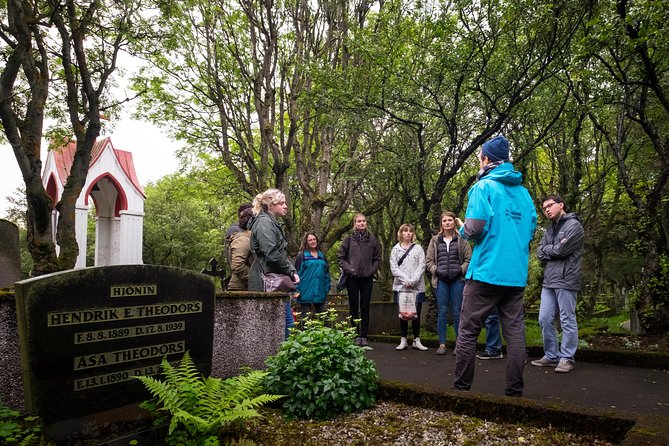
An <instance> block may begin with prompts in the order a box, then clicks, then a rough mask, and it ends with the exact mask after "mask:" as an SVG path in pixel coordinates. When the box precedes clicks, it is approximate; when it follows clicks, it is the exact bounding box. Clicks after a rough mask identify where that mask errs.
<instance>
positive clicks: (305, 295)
mask: <svg viewBox="0 0 669 446" xmlns="http://www.w3.org/2000/svg"><path fill="white" fill-rule="evenodd" d="M295 269H297V274H298V275H299V276H300V283H299V284H297V289H298V291H299V292H300V297H299V298H298V299H297V301H298V302H299V303H300V307H301V310H302V318H301V325H302V327H303V328H304V319H305V318H306V317H307V316H308V315H309V313H310V312H313V313H323V312H324V311H325V300H326V299H327V297H328V291H329V290H330V269H329V265H328V262H327V260H326V259H325V255H324V254H323V253H322V252H321V251H320V240H318V236H317V235H316V234H314V233H313V232H307V233H306V234H305V236H304V239H303V240H302V247H301V249H300V253H299V254H298V255H297V257H296V258H295Z"/></svg>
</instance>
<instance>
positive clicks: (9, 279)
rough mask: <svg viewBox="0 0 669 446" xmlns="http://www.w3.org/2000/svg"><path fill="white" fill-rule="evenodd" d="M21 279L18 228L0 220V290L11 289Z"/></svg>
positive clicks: (9, 222)
mask: <svg viewBox="0 0 669 446" xmlns="http://www.w3.org/2000/svg"><path fill="white" fill-rule="evenodd" d="M20 279H21V254H20V251H19V228H18V227H17V226H16V225H15V224H14V223H12V222H11V221H7V220H2V219H0V289H2V288H12V287H13V286H14V282H16V281H17V280H20Z"/></svg>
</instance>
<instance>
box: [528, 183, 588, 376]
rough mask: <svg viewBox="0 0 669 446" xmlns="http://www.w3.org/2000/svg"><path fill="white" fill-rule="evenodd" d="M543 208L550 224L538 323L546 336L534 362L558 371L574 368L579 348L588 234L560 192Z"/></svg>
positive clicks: (544, 241)
mask: <svg viewBox="0 0 669 446" xmlns="http://www.w3.org/2000/svg"><path fill="white" fill-rule="evenodd" d="M542 203H543V204H542V208H543V211H544V214H546V217H548V218H549V219H551V220H552V221H551V224H550V225H549V226H548V228H546V232H544V235H543V237H542V238H541V242H540V243H539V247H538V248H537V256H538V257H539V260H541V262H542V263H543V264H544V265H545V266H546V269H545V270H544V283H543V288H542V289H541V304H540V306H539V325H540V326H541V332H542V335H543V338H544V356H543V358H541V359H537V360H535V361H532V365H534V366H537V367H555V371H556V372H559V373H567V372H569V371H571V370H572V369H573V368H574V354H575V353H576V348H577V347H578V326H577V325H576V296H577V295H578V292H579V291H580V289H581V255H582V253H583V242H584V240H585V233H584V231H583V225H582V224H581V218H580V217H579V216H578V214H575V213H570V214H568V213H567V212H566V209H565V204H564V201H563V200H562V198H561V197H560V196H559V195H549V196H547V197H546V198H544V199H543V200H542ZM558 315H559V316H560V325H561V326H562V344H561V345H560V346H559V348H558V340H557V330H556V329H555V319H556V318H557V316H558Z"/></svg>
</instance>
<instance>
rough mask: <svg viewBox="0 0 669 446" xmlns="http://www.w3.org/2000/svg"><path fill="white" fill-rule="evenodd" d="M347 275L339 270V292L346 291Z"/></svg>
mask: <svg viewBox="0 0 669 446" xmlns="http://www.w3.org/2000/svg"><path fill="white" fill-rule="evenodd" d="M346 277H347V276H346V273H345V272H344V270H343V269H341V268H339V280H338V281H337V291H342V290H344V289H346Z"/></svg>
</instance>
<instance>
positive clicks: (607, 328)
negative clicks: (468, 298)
mask: <svg viewBox="0 0 669 446" xmlns="http://www.w3.org/2000/svg"><path fill="white" fill-rule="evenodd" d="M628 319H629V316H628V315H626V314H620V315H617V316H612V317H607V318H592V319H589V320H579V321H578V334H579V339H581V340H582V341H581V347H587V346H588V341H586V340H585V339H587V338H591V337H592V336H597V335H599V334H602V333H606V334H614V335H616V334H620V335H622V334H626V333H628V332H626V331H625V330H624V329H622V328H620V324H621V323H623V322H625V321H626V320H628ZM420 337H421V339H432V340H437V334H436V333H434V332H431V331H428V330H425V329H423V328H421V332H420ZM446 339H447V341H451V342H455V332H454V331H453V326H452V325H449V326H448V332H447V334H446ZM478 341H479V343H481V344H485V329H483V330H481V334H480V335H479V339H478ZM525 342H526V343H527V345H528V346H541V345H542V344H543V341H542V337H541V327H539V322H538V321H537V319H536V318H532V319H526V320H525Z"/></svg>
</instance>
